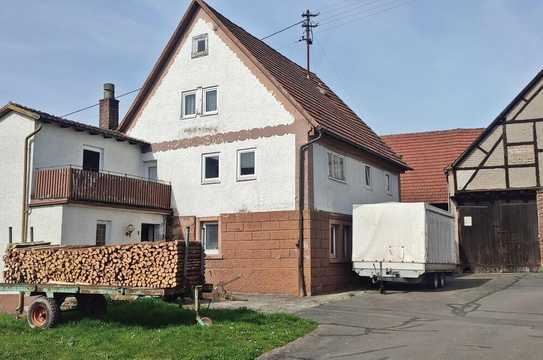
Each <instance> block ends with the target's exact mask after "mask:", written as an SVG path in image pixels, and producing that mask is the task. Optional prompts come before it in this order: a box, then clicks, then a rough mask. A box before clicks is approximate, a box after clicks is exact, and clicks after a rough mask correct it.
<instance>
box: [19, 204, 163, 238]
mask: <svg viewBox="0 0 543 360" xmlns="http://www.w3.org/2000/svg"><path fill="white" fill-rule="evenodd" d="M98 222H108V223H109V226H110V228H109V234H108V235H109V236H108V238H107V240H108V242H107V243H108V244H124V243H132V242H139V241H141V224H143V223H145V224H153V225H158V226H160V231H159V233H160V238H163V237H164V229H165V216H164V215H161V214H155V213H149V212H144V211H139V210H129V209H118V208H109V207H101V206H86V205H75V204H65V205H50V206H39V207H33V208H32V209H31V213H30V216H29V226H30V228H31V229H32V233H33V240H34V241H35V242H50V243H52V244H59V245H94V244H95V243H96V224H97V223H98ZM129 225H132V226H133V228H134V231H133V232H132V234H130V235H127V234H126V232H127V228H128V226H129ZM29 236H30V235H29Z"/></svg>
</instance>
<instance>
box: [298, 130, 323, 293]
mask: <svg viewBox="0 0 543 360" xmlns="http://www.w3.org/2000/svg"><path fill="white" fill-rule="evenodd" d="M316 131H317V136H316V137H315V138H313V139H311V140H309V141H308V142H307V143H305V144H303V145H302V146H300V172H299V174H300V180H299V188H298V191H299V194H300V196H299V197H298V199H299V203H298V211H299V214H298V219H299V220H298V226H299V232H300V234H299V240H298V293H299V294H300V296H306V295H307V292H306V289H305V276H304V255H305V254H304V253H305V251H304V207H305V199H304V198H305V151H306V150H307V149H308V148H309V147H310V146H311V145H313V144H314V143H316V142H317V141H319V140H320V139H321V137H322V133H321V131H320V130H319V129H316Z"/></svg>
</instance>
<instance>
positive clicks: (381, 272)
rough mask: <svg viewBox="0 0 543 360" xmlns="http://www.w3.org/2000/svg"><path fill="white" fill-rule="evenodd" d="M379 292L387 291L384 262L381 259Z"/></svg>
mask: <svg viewBox="0 0 543 360" xmlns="http://www.w3.org/2000/svg"><path fill="white" fill-rule="evenodd" d="M379 293H381V294H384V293H385V283H384V282H383V262H382V261H379Z"/></svg>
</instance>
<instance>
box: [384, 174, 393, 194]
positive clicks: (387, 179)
mask: <svg viewBox="0 0 543 360" xmlns="http://www.w3.org/2000/svg"><path fill="white" fill-rule="evenodd" d="M391 185H392V184H391V183H390V174H386V173H385V191H386V192H387V194H390V193H391V192H392V188H391Z"/></svg>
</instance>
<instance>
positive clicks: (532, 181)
mask: <svg viewBox="0 0 543 360" xmlns="http://www.w3.org/2000/svg"><path fill="white" fill-rule="evenodd" d="M448 183H449V193H450V196H451V201H452V205H453V210H454V211H455V214H456V216H457V219H458V221H457V227H458V229H457V230H458V240H459V244H460V255H461V260H462V263H463V265H464V268H465V269H469V270H474V271H537V270H538V269H539V268H540V266H541V254H542V248H543V247H542V244H541V241H540V238H541V236H540V235H541V229H542V228H543V226H542V225H543V215H542V213H541V210H543V192H541V186H542V184H543V71H541V72H539V74H538V75H537V76H536V77H535V78H534V79H533V80H532V81H531V82H530V83H529V84H528V85H527V86H526V87H525V88H524V89H523V90H522V91H521V92H520V94H518V96H517V97H516V98H515V99H514V100H513V101H512V102H511V103H510V104H509V105H508V106H507V107H506V108H505V109H504V110H503V111H502V112H501V113H500V114H499V115H498V117H497V118H496V119H495V120H494V121H493V122H492V123H491V124H490V125H489V126H488V127H487V128H486V129H485V130H484V131H483V132H482V134H481V135H480V136H479V137H478V138H477V139H476V140H475V141H474V142H473V143H472V144H471V145H470V146H469V147H468V148H467V149H466V151H464V152H463V153H462V154H461V155H460V156H459V157H458V158H457V159H456V160H455V161H454V162H453V163H452V165H451V166H450V168H449V169H448ZM538 225H539V229H540V230H539V231H538Z"/></svg>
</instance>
